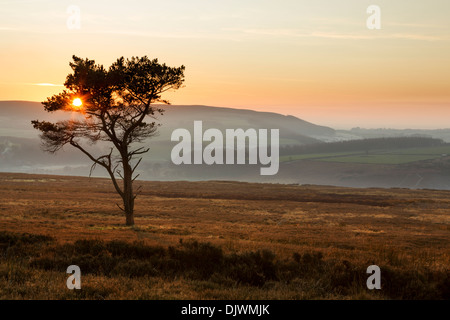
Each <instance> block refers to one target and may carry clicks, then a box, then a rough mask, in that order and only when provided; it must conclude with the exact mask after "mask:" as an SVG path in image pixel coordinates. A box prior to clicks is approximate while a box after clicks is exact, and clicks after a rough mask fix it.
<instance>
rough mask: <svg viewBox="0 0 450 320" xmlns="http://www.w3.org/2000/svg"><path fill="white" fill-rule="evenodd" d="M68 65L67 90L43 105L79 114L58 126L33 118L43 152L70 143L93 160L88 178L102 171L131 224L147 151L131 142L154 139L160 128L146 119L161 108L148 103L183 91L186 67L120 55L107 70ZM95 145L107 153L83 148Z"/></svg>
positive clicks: (91, 64) (90, 63) (82, 62)
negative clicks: (136, 187) (104, 145)
mask: <svg viewBox="0 0 450 320" xmlns="http://www.w3.org/2000/svg"><path fill="white" fill-rule="evenodd" d="M70 67H71V68H72V70H73V72H72V73H71V74H69V75H68V76H67V78H66V82H65V83H64V86H65V87H66V89H65V90H63V92H62V93H60V94H57V95H54V96H52V97H50V98H47V101H45V102H42V104H43V105H44V108H45V110H46V111H48V112H54V111H57V110H62V111H68V112H77V113H79V114H80V116H78V117H76V119H75V120H73V119H72V120H66V121H58V122H56V123H51V122H47V121H38V120H34V121H32V124H33V127H34V128H35V129H38V130H39V131H41V139H42V145H43V148H44V150H45V151H48V152H51V153H55V152H57V151H58V150H60V149H61V148H62V147H63V146H65V145H66V144H70V145H71V146H73V147H75V148H77V149H79V150H80V151H81V152H83V153H84V154H85V155H86V156H88V157H89V159H90V160H91V161H92V162H93V164H92V167H91V172H90V174H89V175H91V173H92V170H93V169H94V168H95V166H96V165H99V166H101V167H103V168H105V169H106V171H107V172H108V174H109V176H110V177H111V180H112V183H113V185H114V188H115V190H116V191H117V193H118V194H119V195H120V196H121V197H122V200H123V208H122V207H120V206H119V205H118V207H119V208H120V209H121V210H122V211H123V212H124V213H125V216H126V224H127V225H129V226H130V225H134V200H135V199H136V196H137V192H135V191H134V190H133V182H134V180H135V179H136V178H137V176H138V175H136V174H135V170H136V168H137V166H138V165H139V163H140V162H141V160H142V158H141V157H140V155H142V154H144V153H146V152H148V151H149V149H148V148H145V147H142V146H141V147H133V144H134V143H139V142H143V141H144V140H145V138H148V137H151V136H153V135H155V133H156V130H157V127H158V124H156V123H155V122H154V121H152V120H150V121H151V122H150V121H149V122H147V118H150V119H153V120H155V119H157V118H156V116H157V115H158V114H162V112H163V111H164V110H162V109H160V108H157V107H155V106H152V103H165V104H169V102H168V101H166V100H163V99H161V94H162V93H164V92H166V91H168V90H172V89H179V88H180V87H181V85H182V83H183V82H184V69H185V67H184V66H181V67H178V68H172V67H168V66H166V65H165V64H160V63H158V60H157V59H154V60H150V59H149V58H148V57H146V56H144V57H142V58H139V57H132V58H131V59H126V60H125V59H124V58H123V57H121V58H119V59H117V61H116V62H114V63H113V64H112V65H111V66H110V67H109V69H108V70H107V69H105V68H104V67H103V66H102V65H98V64H95V61H94V60H89V59H81V58H79V57H76V56H73V62H71V63H70ZM98 141H106V142H108V144H109V147H110V149H109V152H108V153H106V154H102V155H98V154H97V155H96V154H94V153H95V151H92V150H90V149H89V148H87V146H89V145H92V144H95V143H96V142H98ZM97 152H98V151H97ZM120 179H121V180H122V183H120Z"/></svg>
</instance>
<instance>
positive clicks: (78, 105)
mask: <svg viewBox="0 0 450 320" xmlns="http://www.w3.org/2000/svg"><path fill="white" fill-rule="evenodd" d="M72 104H73V106H74V107H76V108H77V109H81V106H82V105H83V101H81V99H80V98H76V99H74V100H73V102H72Z"/></svg>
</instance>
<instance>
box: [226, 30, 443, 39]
mask: <svg viewBox="0 0 450 320" xmlns="http://www.w3.org/2000/svg"><path fill="white" fill-rule="evenodd" d="M226 30H228V31H235V32H240V33H243V34H252V35H262V36H274V37H293V38H326V39H343V40H373V39H405V40H418V41H446V40H449V37H448V36H435V35H426V34H415V33H389V34H384V33H383V34H380V33H377V32H379V31H371V33H372V34H369V33H368V32H365V33H336V32H299V31H298V30H294V29H235V28H229V29H226Z"/></svg>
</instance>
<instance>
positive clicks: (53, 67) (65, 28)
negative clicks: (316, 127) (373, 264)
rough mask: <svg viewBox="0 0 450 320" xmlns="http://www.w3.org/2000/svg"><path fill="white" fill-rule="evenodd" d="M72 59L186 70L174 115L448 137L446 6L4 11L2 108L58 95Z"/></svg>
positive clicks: (161, 4)
mask: <svg viewBox="0 0 450 320" xmlns="http://www.w3.org/2000/svg"><path fill="white" fill-rule="evenodd" d="M371 5H376V6H378V7H379V8H380V20H379V21H380V29H369V28H368V26H367V20H368V19H369V20H370V21H373V20H372V19H371V18H370V17H371V15H372V14H373V12H372V13H368V12H367V9H368V7H369V6H371ZM72 6H75V7H72ZM73 8H75V9H76V10H79V11H76V10H73ZM77 12H79V15H78V13H77ZM77 17H79V19H78V18H77ZM77 22H79V24H77ZM78 27H79V28H78ZM72 55H77V56H80V57H82V58H89V59H93V60H95V61H96V62H97V63H100V64H103V65H104V66H105V67H109V65H110V64H112V63H113V62H114V61H115V60H116V59H117V58H119V57H121V56H124V57H125V58H128V57H131V56H144V55H147V56H148V57H150V58H158V59H159V61H160V62H164V63H166V64H168V65H170V66H174V67H176V66H180V65H185V66H186V71H185V77H186V82H185V87H184V88H181V89H179V90H177V91H175V92H170V93H168V95H166V96H165V97H166V98H168V99H169V100H170V101H171V102H172V104H182V105H210V106H218V107H232V108H242V109H253V110H258V111H268V112H277V113H281V114H286V115H294V116H296V117H299V118H301V119H304V120H307V121H310V122H313V123H316V124H320V125H326V126H330V127H333V128H336V129H350V128H352V127H365V128H424V129H431V128H450V1H448V0H426V1H425V0H418V1H410V0H370V1H366V0H342V1H337V0H315V1H310V0H277V1H276V0H270V1H268V0H239V1H235V0H189V1H188V0H165V1H153V0H146V1H136V0H127V1H112V0H109V1H102V0H100V1H99V0H90V1H76V0H72V1H65V0H59V1H45V0H42V1H39V0H36V1H31V0H0V100H30V101H44V100H46V98H47V97H49V96H51V95H53V94H56V93H59V92H60V91H62V90H63V86H62V84H63V83H64V81H65V78H66V76H67V74H69V73H70V71H71V69H70V67H69V62H70V61H71V57H72Z"/></svg>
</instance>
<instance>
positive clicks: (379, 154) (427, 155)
mask: <svg viewBox="0 0 450 320" xmlns="http://www.w3.org/2000/svg"><path fill="white" fill-rule="evenodd" d="M447 155H450V146H442V147H423V148H408V149H396V150H371V151H369V152H368V153H366V152H365V151H349V152H335V153H314V154H297V155H289V156H282V157H280V161H281V162H289V161H297V160H316V161H327V162H342V163H367V164H405V163H412V162H417V161H424V160H433V159H437V158H441V157H443V156H447Z"/></svg>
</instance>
